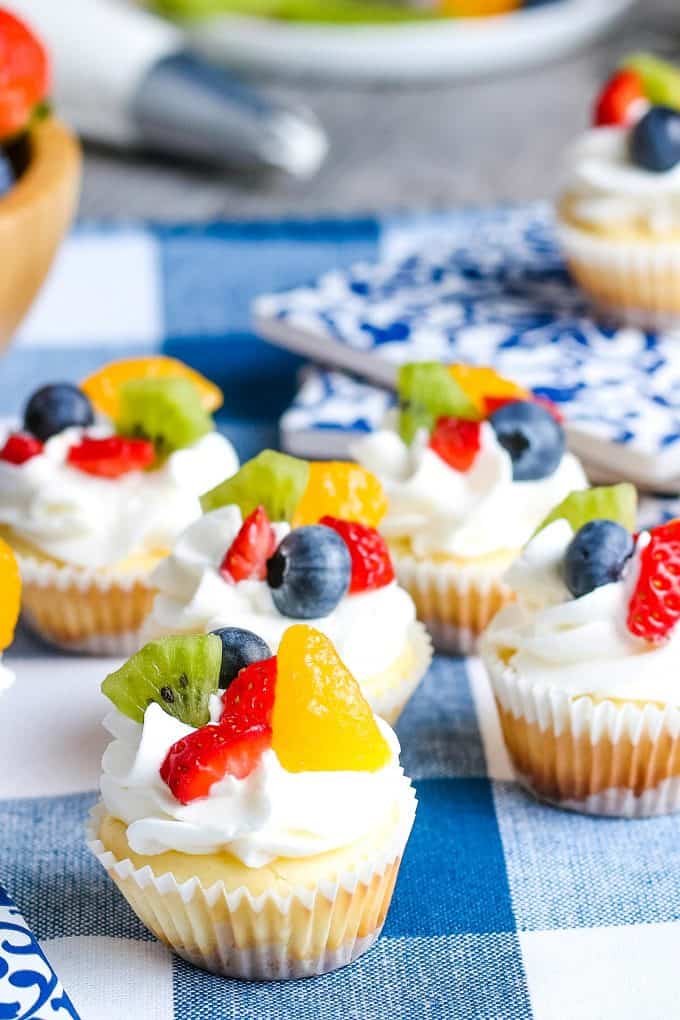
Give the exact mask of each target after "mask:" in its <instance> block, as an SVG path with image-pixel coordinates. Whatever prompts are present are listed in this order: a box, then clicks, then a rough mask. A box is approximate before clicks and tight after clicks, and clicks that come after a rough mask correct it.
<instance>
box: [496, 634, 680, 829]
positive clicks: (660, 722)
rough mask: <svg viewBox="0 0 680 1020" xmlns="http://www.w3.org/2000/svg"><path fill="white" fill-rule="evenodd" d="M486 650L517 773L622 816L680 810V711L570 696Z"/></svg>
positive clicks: (582, 805) (586, 807)
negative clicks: (524, 674) (533, 679)
mask: <svg viewBox="0 0 680 1020" xmlns="http://www.w3.org/2000/svg"><path fill="white" fill-rule="evenodd" d="M482 654H483V658H484V662H485V665H486V667H487V670H488V673H489V677H490V679H491V685H492V688H493V691H494V695H495V698H496V705H497V707H498V712H499V715H500V721H501V727H502V730H503V737H504V740H505V744H506V747H507V749H508V752H509V754H510V757H511V759H512V762H513V765H514V767H515V770H516V772H517V778H518V780H519V781H520V782H521V783H522V784H523V785H524V786H525V787H527V789H529V790H530V791H531V792H532V793H534V794H535V796H537V797H538V798H540V799H541V800H546V801H549V802H550V803H553V804H557V805H558V806H560V807H563V808H568V809H570V810H573V811H581V812H583V813H585V814H592V815H610V816H614V817H621V818H646V817H650V816H653V815H663V814H670V813H671V812H674V811H679V810H680V710H679V709H677V708H675V707H673V706H665V707H662V706H659V705H656V704H651V703H649V704H644V703H638V702H632V701H618V700H617V701H611V700H600V699H595V698H593V697H590V696H578V697H575V696H571V695H569V694H568V693H567V692H565V691H562V690H560V689H558V688H554V687H550V686H548V685H539V684H535V683H533V684H532V683H530V682H529V681H528V680H527V679H526V678H524V677H522V676H520V675H519V674H518V673H517V671H516V670H514V669H513V668H512V667H509V666H505V665H504V664H503V663H502V662H501V660H500V659H499V658H498V657H497V656H496V655H495V654H494V653H492V652H490V651H488V650H486V649H483V653H482Z"/></svg>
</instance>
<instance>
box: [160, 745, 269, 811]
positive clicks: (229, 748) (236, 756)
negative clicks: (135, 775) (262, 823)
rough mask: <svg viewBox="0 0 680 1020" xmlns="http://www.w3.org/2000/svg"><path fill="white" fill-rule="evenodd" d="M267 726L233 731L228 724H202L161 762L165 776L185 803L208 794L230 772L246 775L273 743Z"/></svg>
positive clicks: (180, 799)
mask: <svg viewBox="0 0 680 1020" xmlns="http://www.w3.org/2000/svg"><path fill="white" fill-rule="evenodd" d="M271 739H272V737H271V730H270V729H268V728H267V727H265V726H262V727H256V728H255V729H252V730H246V731H245V732H243V733H233V732H232V731H231V730H230V729H229V728H228V727H222V726H202V727H201V728H200V729H199V730H194V732H193V733H189V734H188V736H186V737H183V738H182V739H181V740H178V741H177V743H175V744H173V745H172V747H171V748H170V750H169V751H168V753H167V755H166V757H165V761H164V762H163V764H162V765H161V769H160V774H161V779H162V780H163V781H164V782H165V783H166V784H167V785H168V786H169V788H170V790H171V791H172V794H173V796H175V797H176V798H177V800H178V801H179V802H180V803H181V804H189V803H190V802H191V801H192V800H197V799H198V798H199V797H207V796H208V794H209V793H210V788H211V786H212V785H213V783H218V782H219V781H220V780H221V779H224V777H225V776H226V775H230V776H234V777H235V778H236V779H245V778H246V776H249V775H250V773H251V772H252V771H253V769H254V768H256V766H257V765H258V763H259V761H260V758H261V757H262V754H263V752H264V751H266V750H267V749H268V748H269V747H270V746H271Z"/></svg>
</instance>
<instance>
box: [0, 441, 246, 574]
mask: <svg viewBox="0 0 680 1020" xmlns="http://www.w3.org/2000/svg"><path fill="white" fill-rule="evenodd" d="M84 435H87V436H95V437H104V436H109V435H112V430H111V428H109V427H108V426H99V425H97V426H93V427H92V428H88V429H82V428H70V429H65V430H64V431H63V432H60V433H59V434H58V435H55V436H52V438H51V439H49V440H48V441H47V442H46V443H45V448H44V450H43V452H42V453H41V454H40V455H38V456H37V457H32V458H31V459H30V460H28V461H26V462H25V463H24V464H10V463H8V462H7V461H0V524H6V525H9V526H10V527H11V528H12V530H13V531H14V532H15V534H17V535H18V536H19V537H21V538H23V539H25V540H26V541H28V542H30V543H32V544H33V545H35V546H36V548H38V549H40V550H41V551H42V552H44V553H46V554H47V555H49V556H53V557H55V558H56V559H59V560H64V561H65V562H66V563H69V564H73V565H75V566H80V567H92V568H95V569H96V568H103V567H111V566H114V565H115V564H117V563H118V562H120V561H121V560H124V559H125V558H126V557H128V556H130V555H133V554H143V553H145V552H149V553H158V551H159V550H160V551H164V550H167V549H168V548H170V546H171V545H172V543H173V541H174V539H175V538H176V536H177V535H178V534H179V533H180V532H181V531H182V529H183V528H185V527H186V526H187V524H188V523H189V522H190V521H192V520H195V519H196V518H197V517H198V516H200V513H201V507H200V503H199V496H201V495H202V493H204V492H206V491H207V490H208V489H210V488H212V487H213V486H215V485H217V484H218V483H219V482H221V481H222V480H223V479H224V478H227V477H228V476H229V475H232V474H233V473H234V472H235V471H236V470H237V469H238V459H237V457H236V453H235V452H234V448H233V447H232V445H231V443H230V442H229V440H228V439H226V438H225V437H224V436H222V435H220V434H219V433H218V432H211V433H208V435H206V436H203V437H202V438H201V439H199V440H198V442H196V443H194V444H193V445H192V446H188V447H186V448H185V449H182V450H177V451H175V453H173V454H171V455H170V456H169V457H168V459H167V460H166V462H165V463H164V464H163V466H162V467H161V468H159V469H158V470H155V471H132V472H129V473H128V474H125V475H122V476H121V477H119V478H99V477H95V476H94V475H89V474H86V473H85V472H83V471H80V470H78V469H77V468H74V467H71V466H70V465H69V464H68V463H67V461H66V457H67V454H68V451H69V448H70V447H71V446H73V445H74V444H76V443H78V442H79V441H80V440H81V439H82V437H83V436H84ZM1 443H2V439H1V438H0V445H1Z"/></svg>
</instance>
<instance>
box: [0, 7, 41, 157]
mask: <svg viewBox="0 0 680 1020" xmlns="http://www.w3.org/2000/svg"><path fill="white" fill-rule="evenodd" d="M0 68H1V71H0V141H2V142H6V141H9V140H10V139H12V138H14V137H15V136H16V135H18V134H20V133H21V132H22V131H25V130H26V129H27V128H28V127H30V125H31V122H32V121H33V120H34V119H36V118H37V117H39V116H40V114H41V113H44V112H45V110H46V109H47V103H46V101H47V95H48V92H49V88H50V64H49V59H48V56H47V52H46V50H45V48H44V47H43V45H42V43H41V42H40V40H39V39H37V38H36V36H35V35H34V34H33V32H31V30H30V29H29V27H28V26H27V25H26V24H25V23H24V22H23V21H20V20H19V18H16V17H14V15H13V14H10V12H9V11H7V10H0Z"/></svg>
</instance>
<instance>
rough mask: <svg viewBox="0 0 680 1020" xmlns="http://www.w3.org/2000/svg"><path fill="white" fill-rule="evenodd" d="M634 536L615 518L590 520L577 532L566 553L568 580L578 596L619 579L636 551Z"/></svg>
mask: <svg viewBox="0 0 680 1020" xmlns="http://www.w3.org/2000/svg"><path fill="white" fill-rule="evenodd" d="M634 545H635V543H634V542H633V536H632V535H631V534H630V532H629V531H626V529H625V528H623V527H621V525H620V524H615V523H614V521H602V520H598V521H588V523H587V524H584V525H583V527H582V528H581V529H580V530H579V531H577V532H576V534H575V535H574V537H573V538H572V540H571V542H570V543H569V545H568V546H567V552H566V555H565V557H564V580H565V582H566V585H567V588H568V589H569V591H570V592H571V594H572V595H574V596H575V597H576V598H580V597H581V595H587V594H588V592H591V591H594V590H595V589H596V588H600V587H602V585H603V584H611V583H612V581H618V580H619V578H620V577H621V575H622V573H623V568H624V566H625V564H626V561H627V560H628V559H629V557H630V556H632V554H633V548H634Z"/></svg>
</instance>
